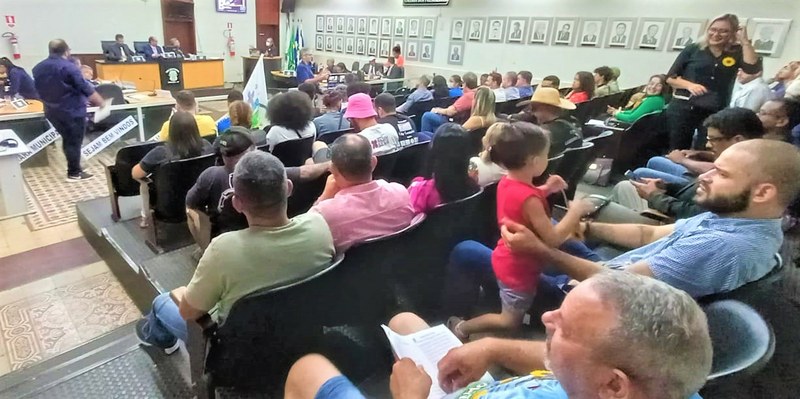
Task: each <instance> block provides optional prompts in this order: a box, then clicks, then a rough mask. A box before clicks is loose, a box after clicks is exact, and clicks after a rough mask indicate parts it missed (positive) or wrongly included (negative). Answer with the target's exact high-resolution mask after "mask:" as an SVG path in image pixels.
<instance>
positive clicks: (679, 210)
mask: <svg viewBox="0 0 800 399" xmlns="http://www.w3.org/2000/svg"><path fill="white" fill-rule="evenodd" d="M697 184H698V183H697V181H695V182H693V183H690V184H687V185H686V186H683V187H681V186H680V185H678V184H669V185H667V192H666V193H658V194H653V195H651V196H650V199H648V200H647V204H648V205H650V208H652V209H655V210H657V211H659V212H661V213H663V214H665V215H667V216H671V217H674V218H675V219H686V218H690V217H692V216H696V215H699V214H701V213H703V212H705V211H706V209H705V208H703V207H701V206H699V205H697V204H696V203H695V202H694V195H695V192H697Z"/></svg>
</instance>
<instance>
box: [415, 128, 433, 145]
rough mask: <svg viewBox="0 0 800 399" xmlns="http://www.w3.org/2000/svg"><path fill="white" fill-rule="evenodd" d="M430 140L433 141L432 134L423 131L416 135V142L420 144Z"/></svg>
mask: <svg viewBox="0 0 800 399" xmlns="http://www.w3.org/2000/svg"><path fill="white" fill-rule="evenodd" d="M431 140H433V132H429V131H425V130H423V131H421V132H419V133H417V141H419V142H420V143H422V142H424V141H431Z"/></svg>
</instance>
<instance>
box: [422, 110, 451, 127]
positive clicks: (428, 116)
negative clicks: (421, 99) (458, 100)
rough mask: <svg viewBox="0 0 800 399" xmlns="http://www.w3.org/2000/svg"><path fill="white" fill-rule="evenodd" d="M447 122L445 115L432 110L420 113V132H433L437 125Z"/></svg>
mask: <svg viewBox="0 0 800 399" xmlns="http://www.w3.org/2000/svg"><path fill="white" fill-rule="evenodd" d="M445 123H447V117H446V116H444V115H440V114H434V113H433V112H426V113H424V114H422V126H421V127H420V129H419V131H420V132H435V131H436V129H438V128H439V126H442V125H444V124H445Z"/></svg>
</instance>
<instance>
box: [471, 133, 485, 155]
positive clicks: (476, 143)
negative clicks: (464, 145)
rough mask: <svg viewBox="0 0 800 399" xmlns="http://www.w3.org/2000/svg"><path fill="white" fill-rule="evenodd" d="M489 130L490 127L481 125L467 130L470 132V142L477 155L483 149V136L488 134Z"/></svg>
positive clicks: (473, 152) (474, 153)
mask: <svg viewBox="0 0 800 399" xmlns="http://www.w3.org/2000/svg"><path fill="white" fill-rule="evenodd" d="M487 130H488V128H486V127H481V128H478V129H474V130H470V131H469V132H467V134H469V144H470V148H472V151H471V152H472V155H477V154H479V153H480V152H481V151H483V136H485V135H486V131H487Z"/></svg>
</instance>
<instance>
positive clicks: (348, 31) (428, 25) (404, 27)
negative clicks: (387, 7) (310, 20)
mask: <svg viewBox="0 0 800 399" xmlns="http://www.w3.org/2000/svg"><path fill="white" fill-rule="evenodd" d="M316 32H317V33H328V34H330V33H336V34H340V35H341V34H345V35H359V36H382V37H398V38H406V37H407V38H409V39H433V35H434V33H435V32H436V17H424V18H414V17H351V16H342V15H317V25H316Z"/></svg>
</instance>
